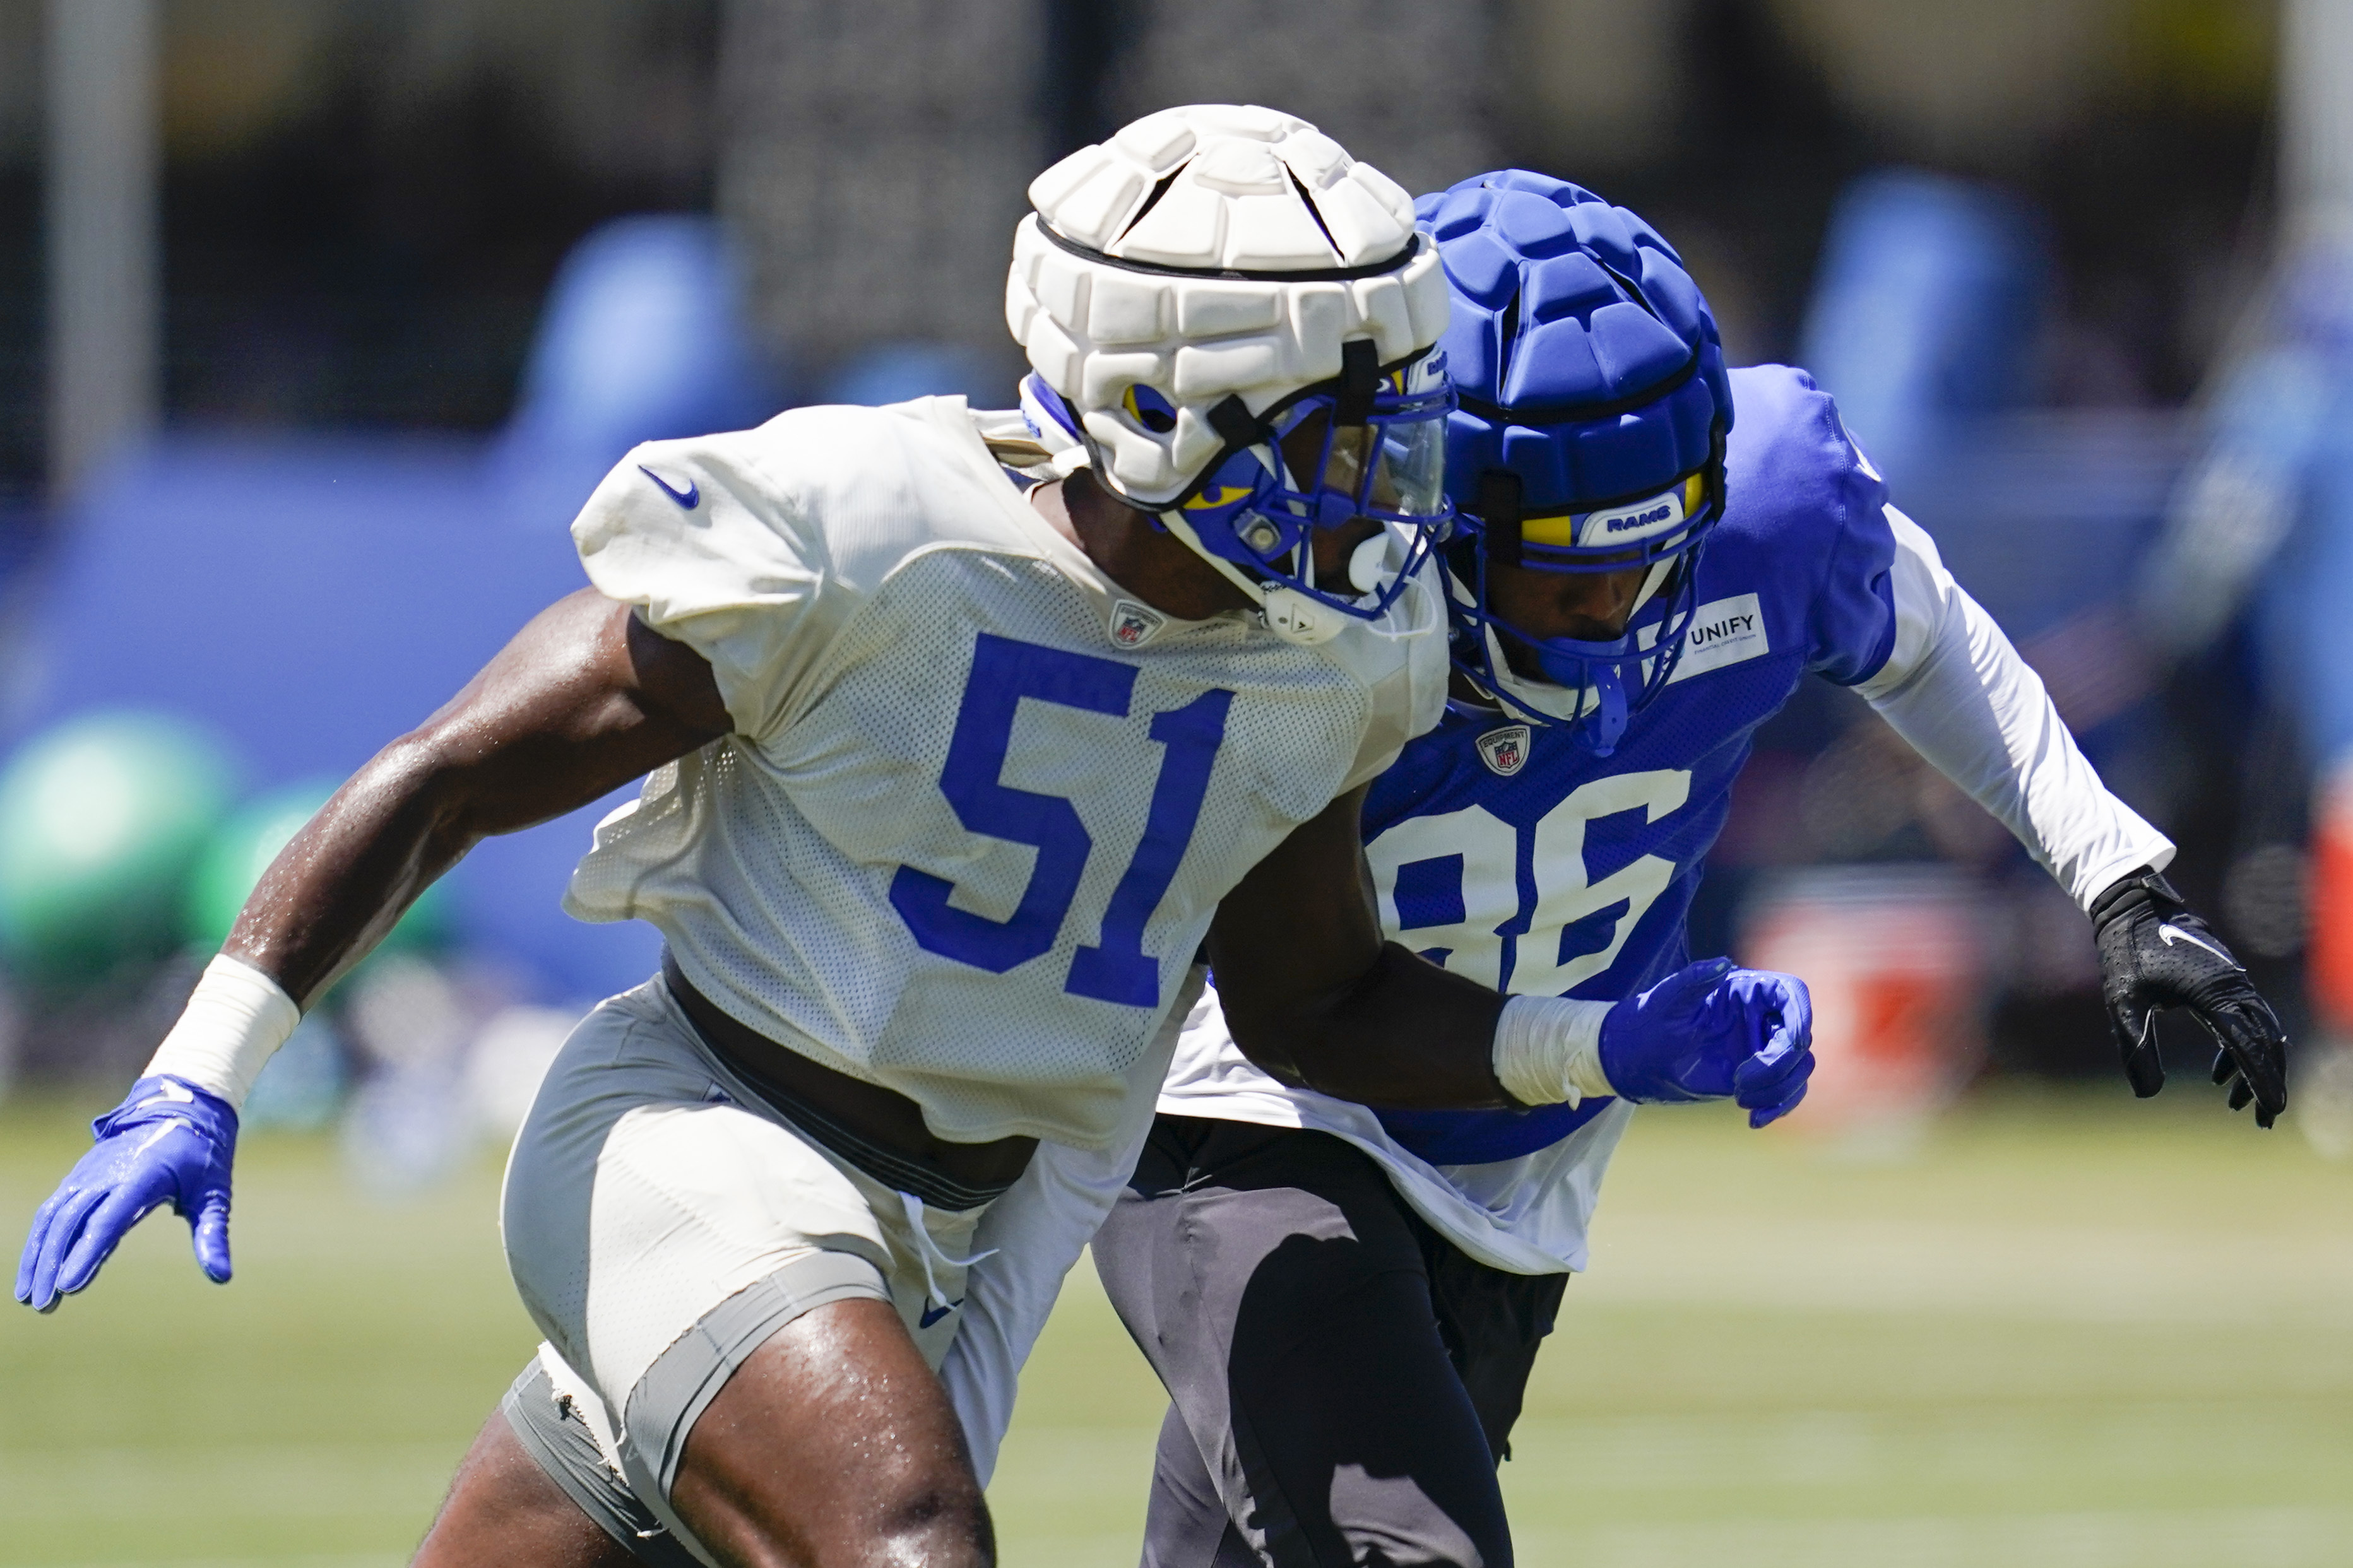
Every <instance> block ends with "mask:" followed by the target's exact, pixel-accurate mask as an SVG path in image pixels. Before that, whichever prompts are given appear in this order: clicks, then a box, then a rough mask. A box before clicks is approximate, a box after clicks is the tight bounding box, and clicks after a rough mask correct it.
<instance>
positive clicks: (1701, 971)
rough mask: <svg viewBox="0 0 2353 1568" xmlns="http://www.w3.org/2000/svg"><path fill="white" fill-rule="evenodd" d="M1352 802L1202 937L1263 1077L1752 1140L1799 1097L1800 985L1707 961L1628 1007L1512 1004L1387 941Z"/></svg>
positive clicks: (1339, 1091) (1395, 1100) (1321, 823)
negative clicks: (1746, 1134)
mask: <svg viewBox="0 0 2353 1568" xmlns="http://www.w3.org/2000/svg"><path fill="white" fill-rule="evenodd" d="M1363 803H1364V791H1362V790H1357V791H1356V792H1354V793H1351V794H1349V795H1343V796H1341V797H1340V798H1339V799H1338V800H1335V801H1334V802H1333V803H1332V805H1330V806H1329V807H1327V808H1326V809H1325V810H1324V812H1323V813H1322V814H1321V815H1320V816H1317V817H1315V818H1314V820H1313V821H1311V822H1309V823H1307V824H1305V825H1304V826H1302V827H1300V828H1299V829H1297V830H1296V831H1295V832H1293V834H1292V836H1291V837H1289V838H1288V839H1286V840H1285V841H1284V842H1283V843H1282V846H1281V847H1278V848H1277V849H1276V850H1275V851H1274V853H1273V854H1271V855H1270V856H1268V857H1267V858H1265V859H1264V860H1262V861H1261V862H1260V863H1259V864H1258V866H1257V867H1256V868H1253V869H1252V870H1251V872H1250V875H1249V876H1248V877H1245V878H1244V879H1242V881H1241V883H1240V886H1238V887H1237V888H1236V889H1234V890H1233V891H1232V892H1231V893H1229V894H1228V895H1227V897H1226V900H1225V902H1224V903H1223V904H1222V905H1220V906H1219V910H1218V918H1217V920H1216V921H1215V922H1214V923H1213V924H1212V925H1211V926H1210V928H1209V965H1210V968H1211V970H1212V971H1213V972H1214V973H1215V974H1216V976H1217V982H1218V994H1219V1000H1220V1002H1221V1003H1222V1005H1223V1007H1224V1010H1225V1016H1226V1025H1227V1027H1228V1028H1229V1029H1230V1030H1231V1031H1232V1032H1233V1037H1234V1041H1235V1043H1236V1044H1237V1045H1239V1046H1240V1047H1241V1049H1242V1053H1243V1055H1245V1056H1247V1057H1249V1058H1250V1060H1251V1061H1252V1062H1254V1063H1256V1064H1257V1065H1258V1066H1259V1067H1260V1068H1262V1069H1263V1070H1265V1071H1266V1072H1268V1073H1270V1074H1271V1075H1272V1076H1273V1077H1275V1078H1277V1079H1281V1080H1282V1082H1285V1083H1288V1084H1293V1085H1297V1086H1303V1087H1305V1088H1309V1089H1315V1090H1317V1091H1319V1092H1321V1093H1324V1094H1330V1095H1334V1096H1336V1097H1338V1098H1340V1099H1342V1100H1360V1101H1362V1102H1364V1103H1366V1104H1368V1105H1382V1106H1389V1107H1394V1108H1398V1109H1403V1110H1444V1109H1461V1110H1481V1109H1491V1108H1499V1107H1500V1108H1517V1107H1525V1106H1529V1105H1539V1104H1549V1103H1553V1102H1556V1101H1561V1100H1569V1101H1575V1100H1580V1099H1582V1098H1583V1097H1585V1096H1587V1095H1605V1094H1616V1095H1620V1096H1622V1097H1624V1098H1626V1099H1628V1100H1635V1101H1638V1102H1641V1101H1653V1100H1722V1099H1727V1098H1729V1099H1732V1100H1736V1102H1737V1103H1738V1104H1739V1105H1740V1106H1741V1107H1742V1108H1743V1109H1745V1110H1747V1111H1748V1112H1749V1121H1750V1125H1752V1126H1757V1127H1762V1126H1764V1125H1765V1124H1766V1123H1767V1122H1768V1121H1774V1120H1775V1119H1777V1118H1778V1117H1780V1116H1783V1115H1786V1114H1787V1113H1788V1111H1789V1110H1791V1109H1792V1108H1794V1107H1795V1106H1796V1105H1797V1103H1798V1101H1799V1100H1800V1099H1802V1098H1803V1097H1804V1095H1805V1092H1806V1079H1807V1076H1808V1075H1809V1074H1810V1073H1811V1072H1812V1071H1813V1054H1812V1051H1811V1049H1810V1046H1811V1041H1812V1029H1813V1014H1812V1008H1811V1005H1810V1002H1809V1001H1808V999H1807V995H1806V988H1805V984H1804V982H1802V981H1800V980H1799V979H1797V978H1796V977H1795V976H1793V975H1786V974H1775V973H1767V972H1763V971H1757V970H1745V969H1735V968H1733V967H1732V965H1731V963H1728V962H1726V961H1725V960H1721V959H1718V960H1715V961H1712V962H1709V963H1695V964H1692V965H1690V966H1688V967H1687V968H1684V969H1683V970H1681V971H1679V972H1677V973H1674V974H1672V975H1669V976H1668V977H1667V978H1666V979H1665V980H1662V981H1661V982H1660V983H1659V984H1656V985H1654V986H1652V987H1651V989H1650V990H1648V991H1646V992H1644V993H1642V994H1641V995H1639V996H1633V997H1629V998H1627V999H1626V1000H1625V1001H1623V1002H1618V1003H1609V1002H1582V1001H1572V1000H1570V999H1568V998H1566V997H1557V996H1514V997H1509V998H1506V997H1504V996H1502V995H1499V994H1496V993H1495V992H1493V991H1490V990H1488V989H1487V988H1486V987H1485V986H1483V985H1481V984H1478V983H1477V982H1475V981H1472V980H1466V979H1464V978H1463V977H1462V976H1461V975H1459V974H1450V973H1447V972H1446V971H1445V970H1444V969H1441V968H1440V967H1439V966H1438V965H1437V964H1434V963H1430V962H1429V961H1428V960H1426V959H1423V958H1421V957H1419V955H1417V954H1415V953H1412V952H1408V951H1406V950H1405V949H1404V948H1402V947H1399V946H1398V944H1397V943H1395V942H1385V941H1384V940H1383V939H1382V936H1381V929H1380V916H1379V911H1378V909H1377V905H1376V903H1375V901H1374V896H1373V887H1372V876H1371V873H1370V871H1369V870H1368V869H1367V868H1366V865H1365V858H1364V851H1363V847H1362V845H1363V840H1362V838H1361V837H1360V834H1359V819H1360V816H1361V813H1362V807H1363Z"/></svg>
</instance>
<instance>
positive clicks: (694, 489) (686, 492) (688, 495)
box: [638, 463, 702, 511]
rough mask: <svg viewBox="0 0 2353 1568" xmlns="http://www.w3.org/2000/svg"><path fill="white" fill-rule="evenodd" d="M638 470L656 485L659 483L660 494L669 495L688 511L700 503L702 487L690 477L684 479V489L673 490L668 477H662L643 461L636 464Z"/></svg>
mask: <svg viewBox="0 0 2353 1568" xmlns="http://www.w3.org/2000/svg"><path fill="white" fill-rule="evenodd" d="M638 472H639V473H641V474H643V475H645V477H646V478H648V479H651V480H653V482H654V483H656V484H657V485H659V486H660V487H661V493H662V494H664V495H666V496H668V497H670V500H674V501H676V502H678V504H679V505H680V506H681V507H684V508H685V509H686V510H689V511H692V510H694V509H695V508H696V507H698V506H700V505H702V486H700V485H698V484H696V483H695V482H694V481H693V480H692V479H689V480H687V481H686V489H682V490H674V489H670V481H669V480H668V479H663V478H662V477H661V476H660V475H659V474H658V473H655V472H654V471H653V470H652V469H651V468H647V467H646V466H645V465H644V464H643V463H639V464H638Z"/></svg>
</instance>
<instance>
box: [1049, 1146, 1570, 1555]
mask: <svg viewBox="0 0 2353 1568" xmlns="http://www.w3.org/2000/svg"><path fill="white" fill-rule="evenodd" d="M1094 1253H1095V1266H1096V1268H1098V1270H1100V1271H1101V1273H1102V1275H1103V1285H1104V1287H1105V1289H1107V1290H1108V1291H1109V1292H1110V1295H1111V1300H1112V1303H1113V1306H1115V1307H1116V1308H1117V1309H1118V1310H1119V1314H1120V1317H1121V1318H1122V1320H1123V1321H1124V1322H1125V1323H1126V1324H1127V1328H1128V1331H1129V1332H1130V1333H1131V1334H1133V1335H1134V1337H1135V1341H1136V1343H1137V1344H1138V1345H1139V1346H1141V1347H1142V1348H1143V1351H1144V1353H1145V1356H1146V1357H1147V1358H1148V1359H1149V1360H1150V1361H1151V1363H1152V1366H1153V1370H1154V1371H1155V1372H1156V1373H1159V1374H1160V1381H1161V1383H1162V1384H1164V1385H1165V1386H1166V1388H1167V1390H1168V1394H1169V1405H1168V1413H1167V1415H1166V1417H1165V1418H1164V1420H1163V1421H1162V1424H1161V1428H1160V1446H1159V1454H1158V1458H1157V1462H1156V1464H1155V1468H1154V1474H1153V1481H1152V1500H1151V1506H1150V1510H1149V1513H1148V1515H1147V1517H1146V1521H1145V1546H1144V1557H1143V1562H1144V1568H1258V1565H1261V1564H1269V1565H1271V1568H1341V1565H1343V1564H1345V1565H1348V1568H1359V1565H1362V1568H1406V1565H1407V1564H1415V1565H1421V1564H1429V1565H1433V1568H1435V1565H1438V1564H1445V1565H1449V1568H1456V1565H1459V1568H1508V1565H1509V1564H1510V1563H1511V1562H1512V1544H1511V1535H1510V1531H1509V1529H1508V1527H1507V1525H1506V1523H1505V1521H1504V1500H1503V1493H1502V1490H1501V1489H1500V1488H1498V1486H1497V1485H1496V1479H1495V1465H1496V1461H1497V1458H1498V1457H1500V1456H1507V1455H1508V1453H1509V1448H1508V1447H1507V1440H1508V1439H1509V1437H1510V1435H1511V1429H1512V1424H1513V1423H1514V1421H1515V1420H1516V1419H1517V1418H1518V1416H1519V1413H1520V1402H1521V1398H1522V1395H1523V1393H1524V1391H1525V1387H1526V1384H1527V1378H1528V1373H1529V1371H1530V1369H1531V1368H1532V1367H1533V1366H1534V1365H1535V1352H1536V1347H1537V1345H1538V1343H1539V1342H1541V1341H1542V1340H1543V1338H1544V1336H1545V1335H1546V1334H1547V1333H1549V1332H1550V1331H1551V1330H1552V1326H1553V1320H1554V1317H1555V1314H1556V1312H1557V1310H1558V1309H1559V1304H1560V1298H1561V1292H1562V1290H1563V1289H1564V1287H1565V1286H1566V1285H1567V1279H1568V1277H1567V1275H1565V1274H1549V1275H1535V1276H1529V1275H1517V1274H1507V1273H1504V1272H1503V1271H1501V1270H1499V1269H1494V1268H1488V1267H1486V1266H1485V1265H1483V1264H1481V1263H1478V1262H1476V1261H1474V1260H1473V1259H1472V1258H1468V1257H1466V1256H1464V1255H1463V1254H1462V1253H1461V1251H1459V1250H1458V1249H1457V1248H1456V1247H1453V1246H1452V1245H1451V1243H1449V1242H1448V1241H1446V1240H1445V1239H1444V1238H1443V1237H1440V1236H1439V1235H1438V1234H1437V1233H1436V1232H1435V1231H1433V1230H1431V1229H1430V1226H1428V1225H1427V1224H1425V1223H1424V1222H1423V1221H1422V1220H1421V1218H1420V1217H1419V1215H1415V1214H1414V1213H1413V1212H1412V1210H1411V1209H1409V1207H1407V1205H1405V1203H1404V1202H1403V1201H1402V1200H1401V1199H1399V1198H1398V1195H1397V1192H1396V1189H1395V1188H1393V1187H1392V1186H1391V1185H1390V1184H1389V1182H1388V1178H1387V1177H1386V1176H1385V1175H1383V1174H1382V1173H1381V1170H1380V1168H1379V1167H1378V1166H1377V1165H1376V1164H1375V1163H1373V1162H1372V1161H1371V1160H1370V1159H1368V1158H1366V1156H1365V1155H1364V1154H1362V1153H1360V1152H1357V1151H1356V1149H1353V1148H1351V1147H1350V1146H1349V1145H1348V1144H1346V1143H1345V1142H1342V1141H1340V1140H1339V1139H1336V1138H1332V1137H1329V1136H1326V1135H1325V1134H1324V1133H1320V1132H1303V1131H1292V1130H1289V1129H1284V1128H1273V1127H1258V1126H1252V1125H1250V1124H1248V1123H1243V1122H1230V1121H1208V1120H1202V1119H1197V1118H1192V1117H1182V1116H1162V1117H1159V1118H1157V1119H1156V1120H1155V1122H1154V1124H1153V1130H1152V1136H1151V1139H1150V1141H1149V1142H1147V1143H1146V1144H1145V1151H1144V1154H1143V1156H1142V1158H1141V1159H1140V1160H1139V1161H1138V1162H1137V1164H1136V1170H1135V1174H1134V1178H1133V1179H1132V1180H1131V1182H1130V1184H1129V1186H1128V1190H1127V1191H1126V1192H1124V1193H1123V1194H1121V1196H1120V1200H1119V1202H1118V1204H1117V1205H1115V1206H1114V1207H1113V1211H1112V1214H1111V1216H1110V1217H1109V1218H1108V1219H1106V1220H1105V1221H1104V1222H1103V1229H1102V1231H1101V1232H1100V1233H1098V1235H1097V1236H1096V1237H1095V1242H1094Z"/></svg>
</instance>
